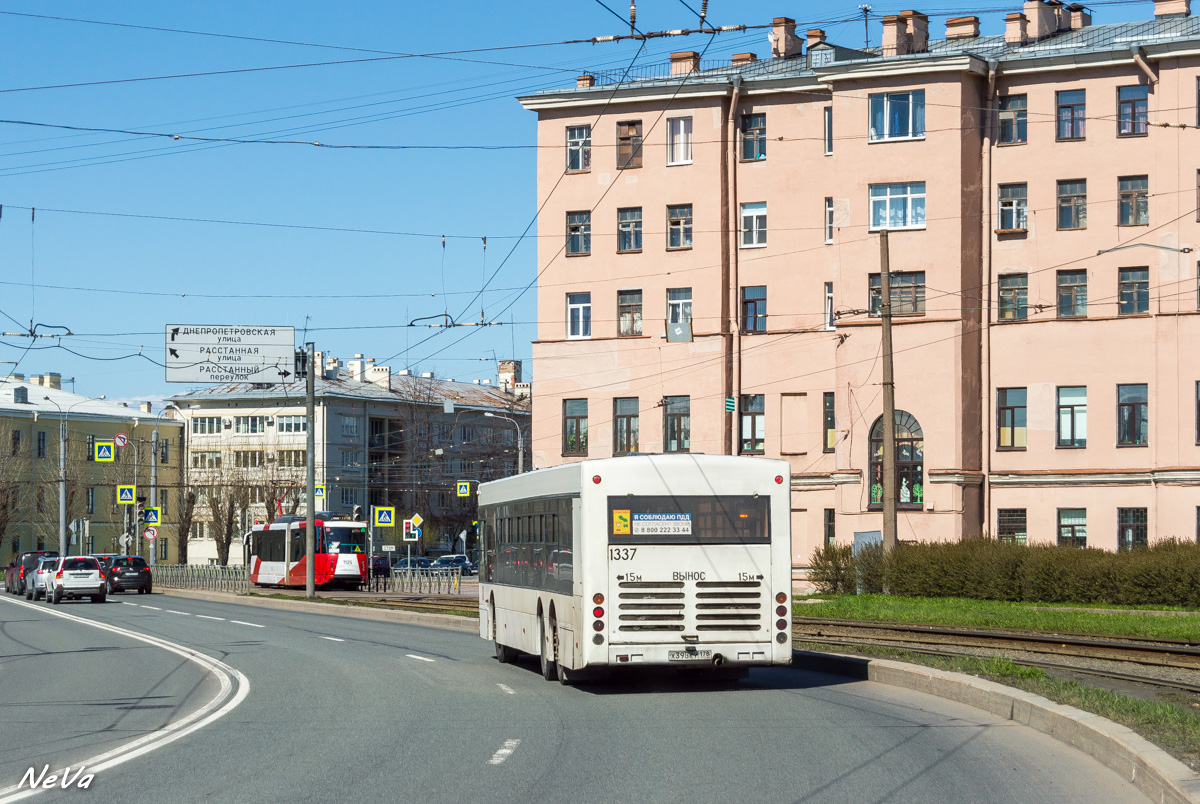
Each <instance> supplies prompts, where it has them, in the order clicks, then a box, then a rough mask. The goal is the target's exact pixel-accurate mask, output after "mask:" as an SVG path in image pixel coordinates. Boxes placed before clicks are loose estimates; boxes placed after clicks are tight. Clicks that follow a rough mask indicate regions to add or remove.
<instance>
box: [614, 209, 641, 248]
mask: <svg viewBox="0 0 1200 804" xmlns="http://www.w3.org/2000/svg"><path fill="white" fill-rule="evenodd" d="M641 250H642V208H641V207H629V208H628V209H618V210H617V251H641Z"/></svg>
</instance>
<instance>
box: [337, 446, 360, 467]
mask: <svg viewBox="0 0 1200 804" xmlns="http://www.w3.org/2000/svg"><path fill="white" fill-rule="evenodd" d="M338 452H340V453H341V458H342V466H344V467H346V468H349V469H356V468H359V467H361V466H362V453H360V452H359V451H358V450H356V449H343V450H338Z"/></svg>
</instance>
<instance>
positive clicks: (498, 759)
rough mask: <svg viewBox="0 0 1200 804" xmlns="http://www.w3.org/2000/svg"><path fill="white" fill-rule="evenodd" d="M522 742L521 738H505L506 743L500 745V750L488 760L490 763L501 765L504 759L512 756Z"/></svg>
mask: <svg viewBox="0 0 1200 804" xmlns="http://www.w3.org/2000/svg"><path fill="white" fill-rule="evenodd" d="M520 744H521V741H520V740H505V741H504V745H502V746H500V750H499V751H497V752H496V753H494V754H492V758H491V759H489V760H488V764H489V765H499V764H501V763H502V762H504V760H506V759H508V758H509V757H510V756H512V752H513V751H516V750H517V746H518V745H520Z"/></svg>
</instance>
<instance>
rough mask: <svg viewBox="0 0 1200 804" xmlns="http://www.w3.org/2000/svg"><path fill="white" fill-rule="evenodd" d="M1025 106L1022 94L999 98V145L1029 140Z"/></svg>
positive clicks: (1026, 104) (1025, 102) (1026, 106)
mask: <svg viewBox="0 0 1200 804" xmlns="http://www.w3.org/2000/svg"><path fill="white" fill-rule="evenodd" d="M1027 108H1028V103H1027V101H1026V98H1025V96H1024V95H1006V96H1004V97H1002V98H1001V99H1000V137H999V144H1000V145H1018V144H1020V143H1024V142H1029V135H1028V128H1027V123H1026V116H1027V114H1028V112H1027Z"/></svg>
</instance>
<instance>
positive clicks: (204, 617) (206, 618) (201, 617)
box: [196, 614, 225, 622]
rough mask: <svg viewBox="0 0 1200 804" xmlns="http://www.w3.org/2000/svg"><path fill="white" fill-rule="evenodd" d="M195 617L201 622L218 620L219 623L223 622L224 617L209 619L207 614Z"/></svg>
mask: <svg viewBox="0 0 1200 804" xmlns="http://www.w3.org/2000/svg"><path fill="white" fill-rule="evenodd" d="M196 616H197V617H199V618H200V619H202V620H220V621H221V622H225V618H224V617H209V616H208V615H207V614H197V615H196Z"/></svg>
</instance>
